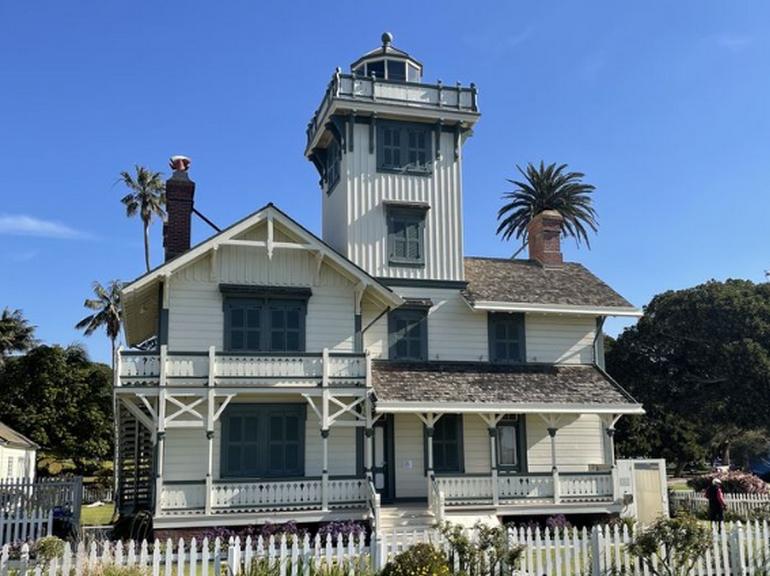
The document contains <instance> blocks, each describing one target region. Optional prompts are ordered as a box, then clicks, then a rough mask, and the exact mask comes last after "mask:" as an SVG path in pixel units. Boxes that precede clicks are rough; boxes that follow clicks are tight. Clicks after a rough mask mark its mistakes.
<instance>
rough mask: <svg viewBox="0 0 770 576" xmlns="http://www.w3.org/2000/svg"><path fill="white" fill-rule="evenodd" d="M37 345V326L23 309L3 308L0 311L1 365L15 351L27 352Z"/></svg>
mask: <svg viewBox="0 0 770 576" xmlns="http://www.w3.org/2000/svg"><path fill="white" fill-rule="evenodd" d="M34 345H35V327H34V326H32V325H31V324H30V323H29V321H28V320H27V319H26V318H25V317H24V314H22V312H21V310H11V309H10V308H3V312H2V313H0V366H2V365H3V363H4V362H5V358H6V357H7V356H9V355H10V354H12V353H14V352H25V351H27V350H29V349H30V348H32V346H34Z"/></svg>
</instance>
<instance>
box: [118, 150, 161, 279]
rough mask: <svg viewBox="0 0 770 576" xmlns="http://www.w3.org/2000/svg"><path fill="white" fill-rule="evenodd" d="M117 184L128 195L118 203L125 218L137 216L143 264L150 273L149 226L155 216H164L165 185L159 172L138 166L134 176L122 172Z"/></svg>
mask: <svg viewBox="0 0 770 576" xmlns="http://www.w3.org/2000/svg"><path fill="white" fill-rule="evenodd" d="M118 182H122V183H123V184H124V185H125V186H126V188H128V189H129V193H128V194H126V195H125V196H124V197H123V198H121V199H120V201H121V202H122V203H123V205H124V206H125V207H126V216H128V217H129V218H132V217H134V216H137V215H138V216H139V218H140V219H141V220H142V230H143V232H144V264H145V266H146V268H147V272H149V271H150V224H151V223H152V219H153V218H155V217H156V216H157V217H158V218H161V219H163V218H165V216H166V210H165V206H166V183H165V182H164V181H163V176H162V175H161V173H160V172H153V171H152V170H150V169H148V168H145V167H144V166H139V165H138V164H137V165H136V166H134V174H131V173H130V172H127V171H123V172H121V173H120V178H118Z"/></svg>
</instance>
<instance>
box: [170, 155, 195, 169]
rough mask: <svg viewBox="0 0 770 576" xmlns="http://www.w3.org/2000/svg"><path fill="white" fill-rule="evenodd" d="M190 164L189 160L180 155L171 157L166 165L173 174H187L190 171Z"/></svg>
mask: <svg viewBox="0 0 770 576" xmlns="http://www.w3.org/2000/svg"><path fill="white" fill-rule="evenodd" d="M190 164H191V160H190V158H188V157H187V156H182V155H180V154H177V155H175V156H172V157H171V159H170V160H169V163H168V165H169V166H170V167H171V169H172V170H173V171H174V172H187V171H188V170H189V169H190Z"/></svg>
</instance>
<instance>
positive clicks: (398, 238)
mask: <svg viewBox="0 0 770 576" xmlns="http://www.w3.org/2000/svg"><path fill="white" fill-rule="evenodd" d="M388 262H389V263H390V264H391V265H395V266H404V265H406V266H410V265H412V266H414V265H417V266H422V265H423V264H424V263H425V209H424V208H411V207H406V206H403V207H401V206H398V207H390V208H388Z"/></svg>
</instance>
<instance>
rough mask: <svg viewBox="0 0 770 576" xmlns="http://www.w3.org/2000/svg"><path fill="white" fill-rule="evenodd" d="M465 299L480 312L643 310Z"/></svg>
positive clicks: (625, 312)
mask: <svg viewBox="0 0 770 576" xmlns="http://www.w3.org/2000/svg"><path fill="white" fill-rule="evenodd" d="M463 299H464V300H465V302H466V303H467V304H468V306H470V308H471V309H472V310H475V311H479V312H540V313H543V314H574V315H579V316H624V317H630V318H640V317H641V316H642V311H641V310H640V309H639V308H635V307H623V306H579V305H574V304H547V303H543V304H541V303H533V302H495V301H492V300H476V301H473V300H470V299H468V298H467V297H466V296H465V295H463Z"/></svg>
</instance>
